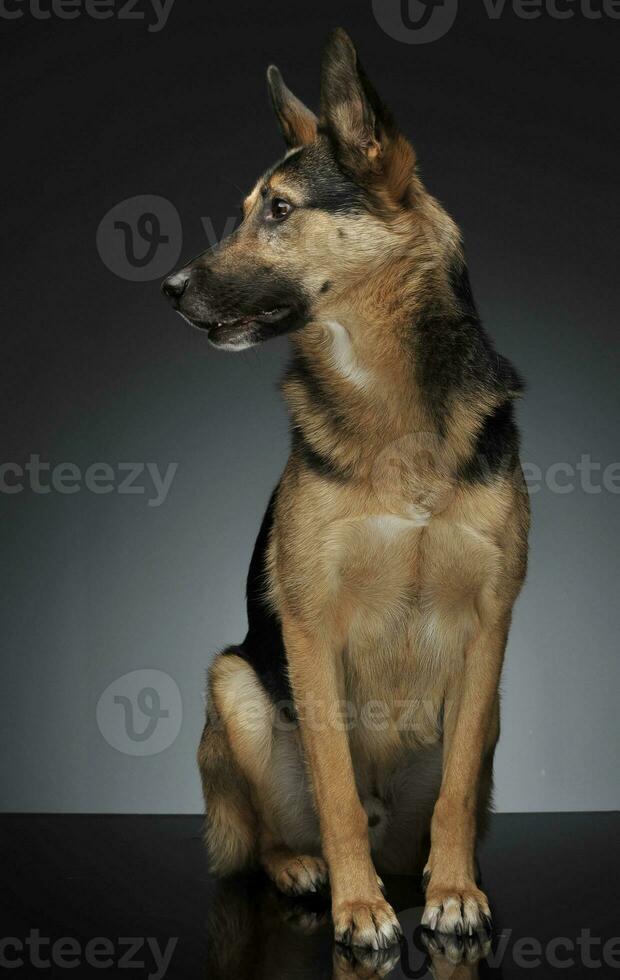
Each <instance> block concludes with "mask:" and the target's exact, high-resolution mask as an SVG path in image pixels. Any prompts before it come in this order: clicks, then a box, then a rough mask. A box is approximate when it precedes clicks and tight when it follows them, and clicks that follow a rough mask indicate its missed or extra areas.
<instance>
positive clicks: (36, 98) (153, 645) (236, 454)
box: [0, 0, 620, 813]
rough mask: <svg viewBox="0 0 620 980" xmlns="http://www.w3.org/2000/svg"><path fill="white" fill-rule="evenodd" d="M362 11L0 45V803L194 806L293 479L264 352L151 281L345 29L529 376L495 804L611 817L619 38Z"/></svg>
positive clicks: (585, 23) (216, 218) (78, 20)
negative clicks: (225, 664)
mask: <svg viewBox="0 0 620 980" xmlns="http://www.w3.org/2000/svg"><path fill="white" fill-rule="evenodd" d="M386 3H387V6H385V5H384V10H388V14H387V15H385V16H384V15H383V14H381V13H380V12H379V8H378V7H377V4H374V7H373V4H372V3H371V2H370V0H364V2H361V3H360V2H359V0H355V2H353V0H349V2H336V3H334V2H329V3H328V2H327V0H325V2H317V0H315V2H314V3H313V5H312V16H311V17H310V15H309V13H308V9H309V8H308V7H307V5H305V4H295V3H291V2H289V0H286V2H285V0H272V2H270V3H269V4H264V5H258V4H254V3H249V2H245V0H244V2H237V3H235V4H234V5H233V4H230V3H224V2H210V3H209V4H208V5H206V4H205V5H200V4H191V3H189V2H187V0H176V3H174V5H173V7H172V8H171V9H170V10H169V12H168V17H167V20H166V22H165V23H164V24H162V23H153V22H152V17H153V16H154V15H153V14H152V11H151V8H150V6H148V5H146V4H143V6H142V7H140V9H139V11H138V12H140V11H142V13H144V18H143V19H142V20H140V19H139V18H138V19H132V20H125V19H123V18H122V17H120V16H119V15H118V11H117V7H118V5H116V6H115V7H114V11H113V16H111V17H110V18H108V19H102V20H94V19H93V18H92V17H91V16H90V15H89V14H88V13H87V11H86V9H85V8H82V7H81V8H80V11H81V12H80V14H79V15H78V16H76V17H74V18H72V19H63V18H61V17H60V16H59V15H57V14H54V13H51V14H50V17H49V18H48V19H41V18H37V17H35V16H34V15H33V13H32V12H31V10H30V8H29V7H28V6H27V5H26V6H24V7H23V8H20V9H21V13H22V15H21V16H19V17H16V18H14V19H11V20H6V19H2V20H0V27H1V28H2V30H3V32H5V35H6V38H7V44H6V45H5V47H4V59H3V65H2V69H1V71H2V76H3V78H2V84H3V93H4V98H3V108H4V114H5V127H4V129H5V138H6V139H7V140H8V146H9V151H7V152H6V153H5V154H4V157H3V161H2V168H3V181H2V187H3V191H4V196H5V201H4V205H3V214H4V217H3V242H2V249H3V253H4V254H3V258H2V273H3V284H4V289H3V299H2V314H3V324H4V354H3V358H2V362H3V363H2V368H1V370H2V385H3V387H2V390H3V393H4V411H3V413H2V428H3V449H2V462H3V468H2V481H1V482H2V493H1V494H0V505H1V507H2V514H3V517H2V532H3V546H2V556H3V568H4V584H3V588H2V605H3V616H4V632H3V637H4V638H3V669H2V675H3V679H2V686H1V689H0V691H1V693H0V698H1V708H0V726H1V737H0V746H1V748H0V752H1V754H2V773H3V776H2V806H3V807H4V808H5V809H9V810H26V811H29V810H43V811H105V812H158V813H161V812H177V813H186V812H196V811H199V810H200V808H201V797H200V790H199V780H198V775H197V771H196V767H195V762H194V756H195V749H196V745H197V742H198V739H199V735H200V730H201V725H202V719H203V702H202V692H203V687H204V675H205V668H206V667H207V665H208V663H209V660H210V658H211V656H212V655H213V654H214V652H215V651H217V650H218V649H219V648H221V647H222V645H224V644H226V643H228V642H231V641H235V640H238V639H241V638H242V636H243V634H244V631H245V615H244V601H243V589H244V579H245V573H246V569H247V565H248V561H249V556H250V553H251V549H252V545H253V541H254V537H255V535H256V532H257V529H258V525H259V522H260V519H261V515H262V512H263V510H264V507H265V505H266V502H267V499H268V496H269V493H270V491H271V489H272V487H273V485H274V484H275V482H276V480H277V478H278V474H279V472H280V469H281V468H282V466H283V463H284V461H285V458H286V454H287V445H288V435H287V422H286V415H285V412H284V408H283V406H282V404H281V402H280V398H279V395H278V393H277V389H276V383H277V379H278V377H279V375H280V373H281V371H282V368H283V365H284V363H285V360H286V357H287V345H286V342H283V341H275V342H272V343H270V344H269V345H266V346H264V347H263V348H262V349H260V350H256V351H249V352H247V353H244V354H241V355H227V354H223V353H219V352H216V351H213V350H211V349H210V348H208V346H207V345H206V343H205V341H204V338H203V337H202V336H200V335H199V334H198V333H196V332H192V331H191V329H190V328H189V327H186V326H185V325H184V324H183V323H182V322H181V320H180V319H179V318H177V317H175V316H174V315H173V313H172V312H171V311H170V309H169V308H168V306H167V304H165V303H164V301H163V299H162V298H161V297H160V295H159V285H158V279H159V278H160V277H161V276H162V275H164V274H165V273H166V272H168V271H169V270H170V268H171V267H172V266H173V265H174V264H175V262H176V261H177V258H178V257H179V255H181V256H183V257H189V256H190V255H192V254H194V253H196V252H198V251H201V250H202V249H203V248H204V247H206V245H208V244H209V243H210V242H211V241H212V240H213V239H214V238H218V237H219V236H220V235H221V234H222V232H223V231H224V230H225V229H226V228H228V229H230V227H231V222H232V221H233V220H234V218H235V216H236V214H237V207H238V204H239V201H240V199H241V192H242V191H247V190H248V188H249V187H250V186H251V185H252V183H253V180H254V178H255V177H256V176H257V175H258V173H259V171H260V170H261V168H264V167H265V166H266V165H268V164H269V163H270V162H271V161H272V160H273V159H275V157H276V155H278V154H279V153H280V151H281V146H280V142H279V138H278V134H277V132H276V129H275V124H274V122H273V120H272V118H271V114H270V110H269V106H268V103H267V98H266V93H265V87H264V69H265V67H266V65H267V64H268V63H269V62H270V61H277V62H278V63H279V64H280V66H281V68H282V69H283V71H284V72H285V76H286V78H287V80H288V81H289V83H290V84H291V86H292V87H294V88H296V89H297V90H298V91H299V93H300V95H301V96H302V97H304V98H305V99H307V100H308V101H313V100H315V98H316V94H317V90H318V63H319V53H320V47H321V43H322V40H323V38H324V36H325V34H326V32H327V30H328V29H329V28H330V27H332V26H334V25H335V24H337V23H341V24H343V25H344V26H346V27H347V28H348V29H349V31H350V32H351V34H352V35H353V37H354V38H355V39H356V40H357V42H358V44H359V47H360V50H361V53H362V56H363V58H364V61H365V64H366V66H367V69H368V71H369V73H370V74H371V76H372V77H373V78H374V79H375V81H376V83H377V85H378V87H379V89H380V91H381V92H382V94H384V96H385V98H386V100H389V102H390V103H391V104H392V105H393V108H394V110H395V112H396V114H397V116H398V118H399V119H400V120H401V122H402V124H403V126H404V128H405V129H406V130H407V131H408V133H409V134H410V135H411V136H412V137H413V138H414V141H415V143H416V145H417V147H418V150H419V155H420V159H421V162H422V167H423V172H424V174H425V176H426V179H427V183H428V184H429V186H430V188H431V190H432V191H433V192H434V193H435V194H436V195H437V196H439V197H440V198H441V200H442V201H443V202H444V203H445V204H446V205H447V207H448V208H449V210H450V211H451V212H452V213H453V214H454V215H455V217H456V218H457V220H458V221H459V222H460V224H461V226H462V227H463V229H464V232H465V236H466V243H467V247H468V255H469V262H470V270H471V277H472V281H473V286H474V291H475V293H476V296H477V299H478V302H479V305H480V307H481V311H482V314H483V316H484V319H485V322H486V324H487V326H488V327H489V329H490V331H491V333H492V334H493V336H494V337H495V339H496V341H497V344H498V347H499V348H500V350H502V351H503V352H504V353H506V354H507V355H508V356H510V357H511V358H512V359H513V360H514V361H515V363H516V364H517V365H518V366H519V368H520V369H521V370H522V372H523V373H524V375H525V376H526V378H527V380H528V383H529V391H528V394H527V396H526V398H525V399H524V401H523V403H522V405H521V406H520V409H519V415H520V421H521V425H522V429H523V434H524V439H523V458H524V460H525V461H526V462H527V463H528V464H529V466H528V477H529V480H530V484H531V487H532V505H533V531H532V538H531V545H532V547H531V561H530V571H529V576H528V580H527V584H526V587H525V590H524V593H523V595H522V597H521V599H520V600H519V603H518V605H517V609H516V615H515V620H514V626H513V630H512V634H511V639H510V644H509V649H508V657H507V663H506V669H505V673H504V680H503V689H504V712H503V727H502V738H501V742H500V748H499V751H498V755H497V766H496V775H497V779H496V783H497V793H496V802H497V807H498V809H499V810H504V811H506V810H511V811H521V810H599V809H600V810H604V809H612V808H617V807H618V806H620V785H619V780H618V775H617V759H618V752H619V749H620V739H619V735H618V731H619V726H618V707H617V700H618V691H619V689H620V670H619V662H620V657H619V656H618V635H619V633H620V614H619V602H618V572H619V562H618V531H619V520H618V515H619V506H620V493H619V491H620V467H619V465H618V462H617V461H618V459H619V456H618V450H619V446H618V369H619V363H618V362H619V349H618V323H617V310H618V299H619V297H618V278H617V207H614V206H613V202H614V199H615V196H616V195H615V192H616V183H617V159H616V158H613V157H612V156H611V153H610V149H609V147H610V146H611V145H613V135H614V129H615V126H616V121H615V104H616V103H615V99H614V84H615V83H617V75H616V74H615V73H616V72H617V64H616V52H617V42H618V35H619V32H620V23H619V22H618V21H617V20H614V19H612V17H611V15H610V14H609V13H603V14H601V18H599V19H594V18H591V17H588V16H586V15H585V14H584V13H583V11H581V9H580V8H579V6H578V5H577V6H576V7H575V9H574V11H573V13H574V16H573V17H572V19H571V18H567V19H563V20H556V19H555V18H554V17H553V16H552V15H551V14H550V13H549V11H547V10H546V9H545V8H544V7H541V10H540V16H539V17H538V18H528V19H525V18H523V17H522V16H520V15H519V13H518V11H515V9H514V8H513V7H512V6H511V5H510V3H507V4H506V5H505V6H504V8H502V12H501V14H500V13H497V11H498V10H499V7H496V8H494V9H495V10H496V13H497V16H490V15H489V13H488V8H486V7H485V6H484V4H483V3H482V2H480V3H477V4H474V3H469V0H468V3H467V5H465V3H464V0H462V2H461V5H460V8H459V9H458V10H457V8H456V4H455V3H453V4H448V5H447V8H446V9H448V10H449V11H450V10H451V12H452V13H451V14H450V16H452V19H453V21H454V22H453V23H451V24H447V22H446V23H443V22H442V23H437V25H436V28H435V33H436V34H437V35H438V36H436V37H432V38H430V37H429V38H426V39H425V40H424V43H421V42H420V41H419V39H418V40H417V41H416V43H411V42H412V36H411V34H412V31H414V30H415V28H414V27H411V26H406V25H405V24H404V23H403V24H401V26H400V27H399V26H398V18H397V17H396V13H395V11H396V6H395V5H394V4H392V5H391V6H390V4H389V2H388V0H386ZM375 8H376V10H377V15H375ZM149 18H151V19H149ZM386 18H387V19H386ZM390 18H391V20H390ZM394 18H396V20H395V19H394ZM166 239H167V240H166ZM61 464H65V465H61Z"/></svg>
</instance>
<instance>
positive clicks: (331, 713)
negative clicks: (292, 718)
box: [283, 618, 400, 949]
mask: <svg viewBox="0 0 620 980" xmlns="http://www.w3.org/2000/svg"><path fill="white" fill-rule="evenodd" d="M283 633H284V643H285V647H286V655H287V661H288V665H289V673H290V678H291V684H292V688H293V694H294V698H295V704H296V708H297V712H298V715H299V724H300V729H301V736H302V741H303V746H304V752H305V756H306V761H307V765H308V768H309V772H310V778H311V783H312V788H313V793H314V800H315V805H316V808H317V812H318V816H319V821H320V827H321V843H322V848H323V856H324V858H325V860H326V861H327V865H328V868H329V878H330V885H331V892H332V916H333V921H334V931H335V935H336V939H337V940H338V941H339V942H343V943H347V944H350V945H352V946H365V947H371V948H373V949H382V948H387V947H389V946H391V945H394V944H395V943H397V942H398V941H399V938H400V928H399V925H398V920H397V918H396V915H395V913H394V910H393V909H392V908H391V906H390V905H388V903H387V902H386V901H385V899H384V898H383V895H382V893H381V889H380V886H379V880H378V878H377V874H376V872H375V869H374V865H373V863H372V859H371V856H370V844H369V840H368V819H367V817H366V813H365V811H364V808H363V807H362V805H361V803H360V800H359V796H358V793H357V788H356V785H355V777H354V774H353V764H352V762H351V753H350V749H349V740H348V736H347V732H346V726H345V725H344V724H343V717H342V711H343V705H344V684H343V671H342V659H341V650H342V645H343V636H342V635H341V634H339V632H338V630H337V629H335V628H334V629H329V628H327V627H323V628H322V629H321V630H316V629H314V630H312V631H310V629H308V628H304V627H302V626H301V625H300V624H299V623H297V622H295V621H293V620H291V619H288V618H285V619H284V620H283Z"/></svg>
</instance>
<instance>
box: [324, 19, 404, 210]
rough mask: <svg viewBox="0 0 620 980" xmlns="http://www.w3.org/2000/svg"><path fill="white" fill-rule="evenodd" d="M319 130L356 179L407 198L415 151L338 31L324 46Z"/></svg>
mask: <svg viewBox="0 0 620 980" xmlns="http://www.w3.org/2000/svg"><path fill="white" fill-rule="evenodd" d="M321 126H322V127H324V128H326V129H327V130H328V132H329V133H330V134H331V136H332V139H333V142H334V145H335V147H336V152H337V154H338V156H339V159H340V162H341V163H342V164H343V166H345V168H346V169H347V170H349V171H350V172H351V173H352V174H353V175H354V176H355V177H356V178H358V179H361V180H368V179H372V178H373V177H375V178H378V179H379V180H381V181H382V182H384V183H385V185H386V188H387V190H388V191H389V192H390V195H391V196H392V197H393V198H394V199H396V200H398V201H401V200H403V198H405V197H406V195H407V192H408V190H409V188H410V186H411V183H412V179H413V177H414V174H415V167H416V158H415V153H414V150H413V147H412V146H411V144H410V143H409V142H408V140H407V139H405V137H404V136H403V135H402V133H401V132H400V131H399V129H398V127H397V126H396V124H395V122H394V119H393V118H392V115H391V113H390V112H389V110H388V109H387V108H386V107H385V106H384V105H383V103H382V102H381V99H380V98H379V96H378V95H377V93H376V92H375V90H374V88H373V86H372V85H371V83H370V81H369V80H368V77H367V76H366V73H365V71H364V69H363V68H362V66H361V64H360V61H359V58H358V56H357V51H356V50H355V47H354V45H353V42H352V41H351V38H350V37H349V36H348V34H347V33H346V31H344V30H342V28H340V27H339V28H336V30H335V31H333V32H332V33H331V34H330V36H329V38H328V41H327V44H326V47H325V51H324V53H323V64H322V71H321Z"/></svg>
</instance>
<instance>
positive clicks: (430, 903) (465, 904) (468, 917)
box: [422, 881, 491, 936]
mask: <svg viewBox="0 0 620 980" xmlns="http://www.w3.org/2000/svg"><path fill="white" fill-rule="evenodd" d="M422 925H423V926H424V927H425V928H426V929H430V930H432V931H433V932H440V933H446V934H454V935H456V936H473V935H474V934H476V933H485V932H486V933H488V932H490V931H491V910H490V909H489V903H488V901H487V897H486V895H485V894H484V892H482V891H480V889H479V888H476V886H475V885H474V884H472V885H470V886H467V887H466V888H460V889H459V888H454V889H452V888H440V887H436V886H433V884H432V881H431V883H430V884H429V886H428V889H427V892H426V906H425V908H424V914H423V916H422Z"/></svg>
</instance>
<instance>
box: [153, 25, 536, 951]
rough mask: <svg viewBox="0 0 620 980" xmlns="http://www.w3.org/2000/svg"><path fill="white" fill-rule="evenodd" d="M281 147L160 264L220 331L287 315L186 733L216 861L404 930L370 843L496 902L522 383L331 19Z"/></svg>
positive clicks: (379, 941) (222, 334)
mask: <svg viewBox="0 0 620 980" xmlns="http://www.w3.org/2000/svg"><path fill="white" fill-rule="evenodd" d="M268 83H269V90H270V93H271V99H272V102H273V107H274V109H275V113H276V116H277V118H278V121H279V124H280V127H281V130H282V133H283V135H284V139H285V141H286V144H287V146H288V152H287V153H286V155H285V156H284V157H283V159H281V160H280V162H279V163H276V164H275V166H273V167H272V168H271V169H270V170H268V171H267V172H266V173H265V174H264V175H263V176H262V177H261V178H260V179H259V180H258V182H257V183H256V186H255V187H254V189H253V190H252V191H251V193H250V194H249V195H248V197H247V198H246V199H245V201H244V204H243V211H244V219H243V222H242V223H241V225H240V226H239V227H238V229H237V230H236V231H235V232H234V233H233V234H232V235H231V236H230V237H229V238H227V239H226V240H225V241H224V242H222V243H221V244H220V245H219V246H218V247H217V248H214V249H210V250H209V251H207V252H205V253H204V254H202V255H200V256H199V257H198V258H196V259H194V260H193V261H192V262H191V263H190V264H188V265H187V266H185V267H184V268H183V269H181V270H180V271H178V272H176V273H174V274H173V275H171V276H169V277H168V278H167V279H166V280H165V282H164V284H163V289H164V292H165V293H166V294H167V295H168V297H169V298H170V300H171V301H172V304H173V306H174V308H175V309H177V310H178V311H179V313H181V314H182V315H183V316H184V317H185V318H186V319H187V320H189V322H190V323H191V324H193V325H194V326H196V327H199V328H200V329H202V330H204V331H205V333H206V335H207V337H208V339H209V340H210V342H211V343H212V344H213V345H214V346H215V347H218V348H221V349H224V350H242V349H244V348H247V347H250V346H252V345H255V344H258V343H260V342H261V341H264V340H267V339H268V338H269V337H273V336H279V335H281V334H284V333H287V334H289V335H290V340H291V343H292V349H293V354H292V359H291V362H290V366H289V368H288V370H287V372H286V374H285V377H284V380H283V383H282V391H283V393H284V397H285V399H286V401H287V402H288V407H289V410H290V415H291V428H292V444H291V453H290V456H289V459H288V462H287V464H286V467H285V469H284V472H283V474H282V477H281V479H280V482H279V483H278V486H277V487H276V489H275V491H274V493H273V496H272V498H271V501H270V503H269V506H268V508H267V512H266V515H265V517H264V520H263V523H262V527H261V529H260V533H259V535H258V540H257V542H256V547H255V550H254V554H253V557H252V560H251V563H250V570H249V577H248V583H247V610H248V623H249V629H248V633H247V636H246V638H245V640H244V641H243V643H241V644H239V645H237V646H232V647H230V648H228V649H226V650H224V651H223V653H221V654H220V655H219V656H218V657H216V659H215V661H214V663H213V664H212V666H211V669H210V674H209V689H208V709H207V723H206V726H205V729H204V733H203V736H202V740H201V743H200V748H199V752H198V760H199V766H200V771H201V774H202V782H203V787H204V795H205V800H206V812H207V818H206V825H205V826H206V830H205V839H206V844H207V848H208V851H209V854H210V861H211V867H212V869H213V871H214V872H215V873H218V874H229V873H232V872H235V871H239V870H242V869H244V868H246V867H248V866H251V865H252V864H259V865H261V866H262V867H263V868H264V869H265V871H266V872H267V874H268V875H269V876H270V877H271V878H272V879H273V881H274V882H275V884H276V885H277V886H278V887H279V888H280V889H282V890H283V891H285V892H290V893H295V894H301V893H304V892H313V891H317V890H318V889H319V888H321V887H322V886H323V885H326V884H327V882H328V881H329V885H330V888H331V901H332V918H333V923H334V930H335V936H336V939H337V940H338V941H340V942H342V943H346V944H351V945H353V946H362V947H372V948H375V949H377V948H385V947H388V946H390V945H391V944H393V943H395V942H396V941H397V940H398V939H399V926H398V921H397V919H396V916H395V914H394V911H393V909H392V908H391V907H390V905H389V904H388V903H387V901H386V900H385V897H384V895H383V892H382V887H381V880H380V879H379V878H378V875H377V870H379V871H386V872H410V873H417V872H419V873H423V881H424V887H425V894H426V899H425V901H426V906H425V911H424V917H423V923H424V924H425V925H426V926H428V928H429V929H432V930H436V931H438V932H441V933H456V934H458V935H461V934H463V935H468V934H470V935H471V934H473V933H474V932H478V931H484V930H485V929H486V928H488V926H489V923H490V918H489V917H490V911H489V905H488V902H487V897H486V895H485V894H484V893H483V892H482V891H481V889H480V888H479V887H478V883H477V874H476V857H475V850H476V843H477V840H478V839H479V837H480V835H481V833H482V832H483V830H484V827H485V823H486V819H487V814H488V810H489V806H490V795H491V783H492V760H493V753H494V748H495V744H496V742H497V738H498V734H499V694H498V686H499V680H500V673H501V668H502V661H503V657H504V649H505V646H506V639H507V635H508V629H509V625H510V619H511V612H512V606H513V604H514V602H515V599H516V597H517V594H518V592H519V590H520V587H521V584H522V581H523V578H524V574H525V568H526V554H527V532H528V523H529V509H528V499H527V493H526V489H525V484H524V481H523V476H522V473H521V468H520V465H519V461H518V433H517V428H516V425H515V421H514V410H513V403H514V399H515V398H516V397H517V396H518V395H519V393H520V392H521V391H522V387H523V385H522V382H521V380H520V379H519V376H518V375H517V373H516V371H515V370H514V368H513V367H512V366H511V365H510V363H509V362H508V361H507V360H506V359H505V358H503V357H502V356H501V355H499V354H498V353H496V351H495V349H494V347H493V345H492V343H491V341H490V340H489V338H488V336H487V334H486V333H485V331H484V329H483V327H482V325H481V323H480V319H479V317H478V313H477V310H476V306H475V304H474V300H473V298H472V293H471V289H470V285H469V278H468V273H467V267H466V264H465V259H464V254H463V249H462V244H461V238H460V234H459V231H458V229H457V227H456V225H455V224H454V222H453V221H452V220H451V218H450V217H449V216H448V215H447V214H446V212H445V211H444V210H443V208H442V207H441V206H440V205H439V204H438V202H437V201H436V200H434V198H433V197H431V196H430V194H429V193H428V192H427V191H426V190H425V188H424V186H423V184H422V181H421V179H420V177H419V175H418V172H417V165H416V156H415V152H414V150H413V148H412V147H411V145H410V143H409V142H408V141H407V139H406V138H405V137H404V136H403V134H402V133H401V132H400V130H399V129H398V128H397V126H396V124H395V122H394V120H393V118H392V116H391V114H390V113H389V112H388V111H387V109H386V108H385V106H384V105H383V103H382V102H381V101H380V100H379V98H378V96H377V94H376V93H375V90H374V89H373V87H372V86H371V84H370V83H369V81H368V79H367V77H366V74H365V73H364V71H363V69H362V67H361V64H360V62H359V60H358V57H357V53H356V51H355V48H354V46H353V44H352V43H351V41H350V39H349V38H348V36H347V35H346V34H345V32H344V31H342V30H336V31H334V32H333V34H332V35H331V36H330V38H329V40H328V42H327V45H326V49H325V52H324V57H323V64H322V77H321V109H320V116H319V118H318V119H317V117H316V116H315V115H314V113H313V112H311V111H310V110H309V109H308V108H306V106H305V105H303V104H302V103H301V102H300V101H299V100H298V99H297V98H296V97H295V96H294V95H293V94H292V92H290V91H289V89H288V88H287V87H286V86H285V84H284V82H283V80H282V77H281V75H280V73H279V71H278V69H277V68H275V67H273V66H272V67H270V68H269V70H268Z"/></svg>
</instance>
